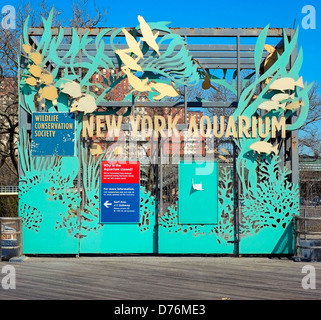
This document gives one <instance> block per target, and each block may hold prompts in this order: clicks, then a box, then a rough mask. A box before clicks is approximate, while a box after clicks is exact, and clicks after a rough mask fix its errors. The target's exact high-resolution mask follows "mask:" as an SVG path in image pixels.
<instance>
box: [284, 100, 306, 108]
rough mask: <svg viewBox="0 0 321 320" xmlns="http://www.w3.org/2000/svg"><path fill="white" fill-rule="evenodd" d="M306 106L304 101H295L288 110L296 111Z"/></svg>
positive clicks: (289, 105)
mask: <svg viewBox="0 0 321 320" xmlns="http://www.w3.org/2000/svg"><path fill="white" fill-rule="evenodd" d="M303 106H304V102H303V101H294V102H292V103H290V104H288V105H287V106H286V109H287V110H295V109H298V108H300V107H303Z"/></svg>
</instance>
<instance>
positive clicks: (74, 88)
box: [60, 81, 82, 98]
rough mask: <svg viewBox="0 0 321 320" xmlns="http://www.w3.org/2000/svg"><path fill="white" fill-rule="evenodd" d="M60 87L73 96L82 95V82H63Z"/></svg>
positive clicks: (62, 90)
mask: <svg viewBox="0 0 321 320" xmlns="http://www.w3.org/2000/svg"><path fill="white" fill-rule="evenodd" d="M60 89H61V92H62V93H65V94H68V95H69V96H70V97H72V98H80V97H81V96H82V93H81V87H80V84H79V83H77V82H75V81H68V82H66V83H62V84H61V86H60Z"/></svg>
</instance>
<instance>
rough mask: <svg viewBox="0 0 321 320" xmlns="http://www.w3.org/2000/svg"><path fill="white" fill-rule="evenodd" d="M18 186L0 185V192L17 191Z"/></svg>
mask: <svg viewBox="0 0 321 320" xmlns="http://www.w3.org/2000/svg"><path fill="white" fill-rule="evenodd" d="M18 192H19V187H18V186H0V194H8V193H16V194H17V193H18Z"/></svg>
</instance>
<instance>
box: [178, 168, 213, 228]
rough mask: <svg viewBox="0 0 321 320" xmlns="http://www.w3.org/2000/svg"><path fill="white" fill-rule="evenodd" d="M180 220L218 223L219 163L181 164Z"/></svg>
mask: <svg viewBox="0 0 321 320" xmlns="http://www.w3.org/2000/svg"><path fill="white" fill-rule="evenodd" d="M178 174H179V201H178V209H179V213H178V220H179V223H181V224H187V223H190V224H217V222H218V165H217V162H207V163H206V164H205V165H201V164H198V163H195V162H192V163H185V162H180V164H179V171H178Z"/></svg>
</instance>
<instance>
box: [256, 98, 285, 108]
mask: <svg viewBox="0 0 321 320" xmlns="http://www.w3.org/2000/svg"><path fill="white" fill-rule="evenodd" d="M285 105H286V103H279V102H278V101H271V100H268V101H264V102H262V103H261V104H260V105H259V106H258V108H259V109H261V110H266V111H271V110H278V109H280V108H281V109H283V110H285Z"/></svg>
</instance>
